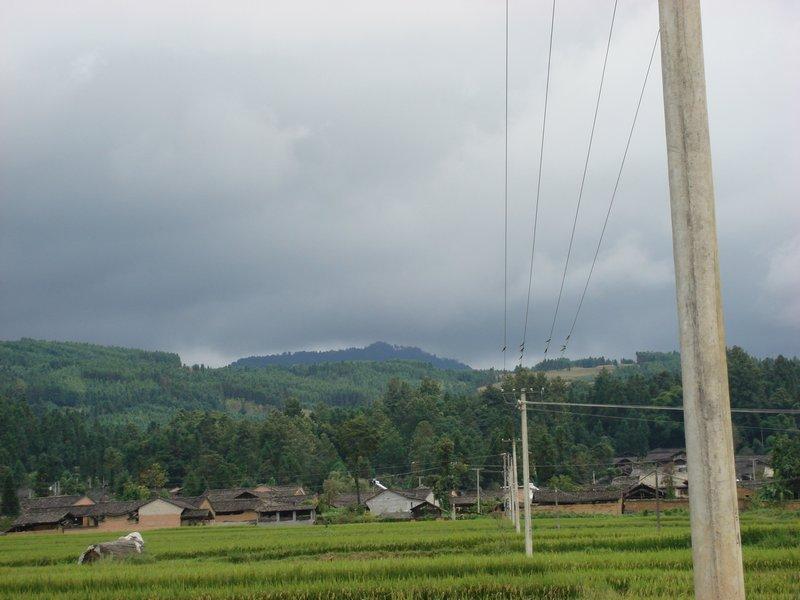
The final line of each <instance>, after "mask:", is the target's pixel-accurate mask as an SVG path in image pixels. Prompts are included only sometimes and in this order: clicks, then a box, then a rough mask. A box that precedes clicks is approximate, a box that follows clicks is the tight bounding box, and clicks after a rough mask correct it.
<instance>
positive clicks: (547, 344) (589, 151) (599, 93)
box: [544, 0, 618, 356]
mask: <svg viewBox="0 0 800 600" xmlns="http://www.w3.org/2000/svg"><path fill="white" fill-rule="evenodd" d="M617 2H618V0H614V10H613V12H612V13H611V27H610V28H609V30H608V41H607V42H606V54H605V58H603V70H602V72H601V74H600V87H599V88H598V90H597V101H596V102H595V106H594V117H593V118H592V129H591V131H590V132H589V146H588V148H587V149H586V160H585V161H584V163H583V175H582V176H581V185H580V189H579V190H578V202H577V204H576V206H575V217H574V218H573V220H572V232H571V233H570V236H569V246H568V247H567V257H566V259H565V260H564V272H563V273H562V275H561V287H560V288H559V290H558V299H557V300H556V308H555V311H554V312H553V322H552V324H551V325H550V333H549V334H548V336H547V340H546V341H545V347H544V353H545V356H546V355H547V351H548V350H549V349H550V341H551V340H552V339H553V331H554V330H555V328H556V320H557V319H558V309H559V307H560V306H561V297H562V296H563V294H564V282H565V281H566V279H567V269H568V268H569V259H570V256H571V255H572V246H573V244H574V241H575V228H576V226H577V224H578V214H579V213H580V210H581V200H582V199H583V189H584V185H585V183H586V173H587V171H588V170H589V157H590V156H591V154H592V142H593V141H594V131H595V127H596V125H597V113H598V112H599V111H600V98H601V96H602V95H603V83H604V81H605V78H606V66H607V65H608V55H609V52H610V51H611V35H612V33H613V32H614V21H615V19H616V16H617Z"/></svg>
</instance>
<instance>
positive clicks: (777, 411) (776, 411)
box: [525, 400, 800, 415]
mask: <svg viewBox="0 0 800 600" xmlns="http://www.w3.org/2000/svg"><path fill="white" fill-rule="evenodd" d="M525 404H529V405H536V406H548V405H551V406H578V407H582V408H633V409H638V410H669V411H683V407H682V406H655V405H647V404H596V403H591V402H554V401H550V400H547V401H545V400H526V401H525ZM731 412H735V413H750V414H764V415H800V408H731Z"/></svg>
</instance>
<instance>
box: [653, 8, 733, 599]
mask: <svg viewBox="0 0 800 600" xmlns="http://www.w3.org/2000/svg"><path fill="white" fill-rule="evenodd" d="M658 6H659V21H660V27H661V70H662V77H663V85H664V120H665V124H666V134H667V159H668V163H669V190H670V207H671V212H672V249H673V254H674V259H675V279H676V288H677V289H676V291H677V300H678V320H679V329H680V340H681V371H682V377H683V410H684V428H685V432H686V455H687V462H688V467H689V490H690V491H691V492H690V493H691V508H690V520H691V525H692V559H693V562H694V589H695V597H696V598H698V599H699V600H712V599H713V600H717V599H719V598H725V599H726V600H742V599H743V598H744V597H745V593H744V574H743V569H742V546H741V536H740V533H739V511H738V504H737V497H736V472H735V468H734V461H733V434H732V431H731V429H732V426H731V410H730V396H729V391H728V366H727V360H726V356H725V326H724V324H723V318H722V297H721V292H720V280H719V257H718V252H717V232H716V221H715V216H714V183H713V178H712V173H711V143H710V140H709V135H708V108H707V104H706V84H705V68H704V66H703V39H702V28H701V24H700V0H659V1H658Z"/></svg>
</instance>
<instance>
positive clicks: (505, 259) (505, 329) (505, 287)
mask: <svg viewBox="0 0 800 600" xmlns="http://www.w3.org/2000/svg"><path fill="white" fill-rule="evenodd" d="M505 66H506V77H505V91H506V95H505V102H506V107H505V108H506V112H505V182H504V188H503V199H504V203H505V220H504V223H503V371H505V370H506V349H507V348H508V0H506V52H505Z"/></svg>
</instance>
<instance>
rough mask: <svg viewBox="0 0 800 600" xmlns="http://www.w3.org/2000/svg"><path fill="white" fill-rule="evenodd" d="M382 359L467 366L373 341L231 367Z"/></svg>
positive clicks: (261, 358)
mask: <svg viewBox="0 0 800 600" xmlns="http://www.w3.org/2000/svg"><path fill="white" fill-rule="evenodd" d="M356 360H357V361H363V360H366V361H374V362H386V361H396V360H413V361H419V362H424V363H428V364H430V365H432V366H434V367H436V368H437V369H452V370H455V371H461V370H467V369H469V366H467V365H465V364H464V363H461V362H459V361H457V360H454V359H452V358H441V357H439V356H436V355H435V354H430V353H429V352H425V351H424V350H420V349H419V348H416V347H414V346H395V345H393V344H387V343H386V342H375V343H374V344H370V345H369V346H367V347H366V348H345V349H344V350H325V351H322V352H284V353H283V354H270V355H268V356H250V357H247V358H240V359H239V360H237V361H236V362H234V363H233V365H232V366H234V367H268V366H273V365H277V366H283V367H293V366H297V365H318V364H323V363H330V362H344V361H356Z"/></svg>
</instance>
